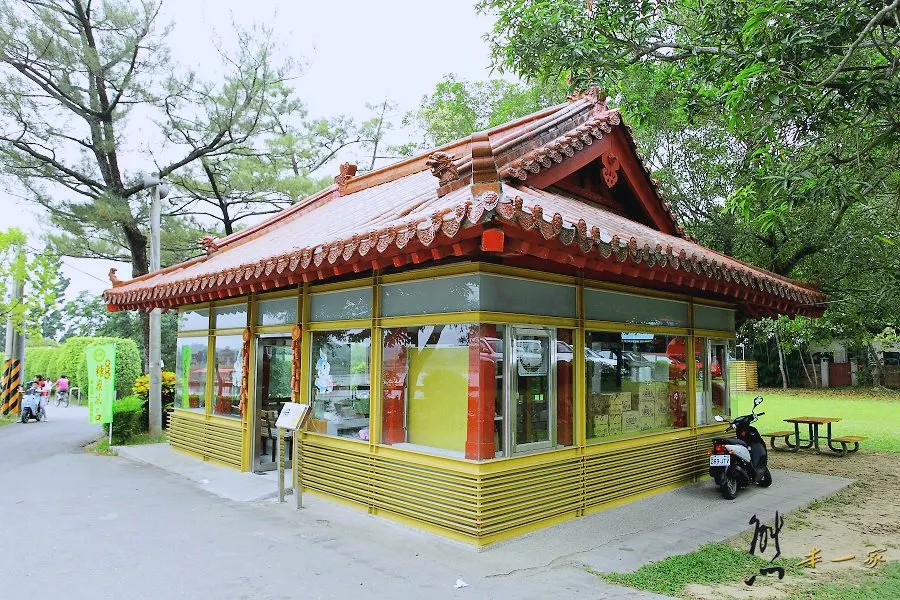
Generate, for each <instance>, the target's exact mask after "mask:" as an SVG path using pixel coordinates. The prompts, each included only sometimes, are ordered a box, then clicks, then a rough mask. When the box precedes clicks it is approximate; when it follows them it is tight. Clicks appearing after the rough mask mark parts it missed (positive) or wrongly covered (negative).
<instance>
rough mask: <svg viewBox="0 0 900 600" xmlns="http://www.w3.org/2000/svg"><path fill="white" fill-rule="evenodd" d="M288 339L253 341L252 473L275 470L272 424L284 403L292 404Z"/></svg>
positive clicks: (284, 336) (289, 343) (274, 435)
mask: <svg viewBox="0 0 900 600" xmlns="http://www.w3.org/2000/svg"><path fill="white" fill-rule="evenodd" d="M292 359H293V351H292V349H291V337H290V336H289V335H281V334H279V335H271V336H259V337H258V338H257V341H256V395H255V405H254V406H255V410H256V419H255V425H254V436H253V440H254V442H253V470H254V471H256V472H259V471H271V470H273V469H275V468H276V466H277V465H276V447H275V444H276V437H277V431H276V430H275V421H276V420H277V419H278V413H279V412H281V407H282V406H283V405H284V403H285V402H290V401H291V362H292Z"/></svg>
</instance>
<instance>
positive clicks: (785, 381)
mask: <svg viewBox="0 0 900 600" xmlns="http://www.w3.org/2000/svg"><path fill="white" fill-rule="evenodd" d="M775 346H776V347H777V348H778V369H779V370H780V371H781V387H782V389H785V390H786V389H787V388H788V379H787V374H786V373H785V371H784V350H783V349H782V348H781V338H779V337H778V329H775Z"/></svg>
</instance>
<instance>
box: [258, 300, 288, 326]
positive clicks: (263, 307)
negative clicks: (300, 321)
mask: <svg viewBox="0 0 900 600" xmlns="http://www.w3.org/2000/svg"><path fill="white" fill-rule="evenodd" d="M256 313H257V314H256V324H257V325H293V324H294V323H296V322H297V297H296V296H289V297H287V298H274V299H272V300H260V302H259V305H258V306H257V311H256Z"/></svg>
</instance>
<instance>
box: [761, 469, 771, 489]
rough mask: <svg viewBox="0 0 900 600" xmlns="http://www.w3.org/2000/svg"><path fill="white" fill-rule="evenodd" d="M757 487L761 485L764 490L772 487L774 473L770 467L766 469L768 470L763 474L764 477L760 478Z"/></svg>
mask: <svg viewBox="0 0 900 600" xmlns="http://www.w3.org/2000/svg"><path fill="white" fill-rule="evenodd" d="M757 485H759V487H764V488H767V487H769V486H770V485H772V472H771V471H769V467H766V470H765V472H764V473H763V476H762V477H760V479H759V483H758V484H757Z"/></svg>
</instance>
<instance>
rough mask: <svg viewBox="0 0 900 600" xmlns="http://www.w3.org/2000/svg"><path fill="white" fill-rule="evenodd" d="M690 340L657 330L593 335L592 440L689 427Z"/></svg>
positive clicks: (589, 382) (589, 365) (588, 360)
mask: <svg viewBox="0 0 900 600" xmlns="http://www.w3.org/2000/svg"><path fill="white" fill-rule="evenodd" d="M685 340H686V338H684V337H682V336H668V335H658V334H653V333H630V332H629V333H606V332H588V333H587V336H586V340H585V343H586V345H587V347H588V348H587V349H586V350H585V379H586V381H585V386H586V387H585V391H586V397H587V423H586V427H587V438H588V441H589V442H590V441H594V442H596V441H603V440H605V439H609V438H616V437H628V436H633V435H638V434H641V433H649V432H653V431H665V430H667V429H672V428H676V427H686V426H687V389H688V387H687V364H686V362H685ZM588 349H589V350H590V351H591V352H590V353H588V352H587V350H588Z"/></svg>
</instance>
